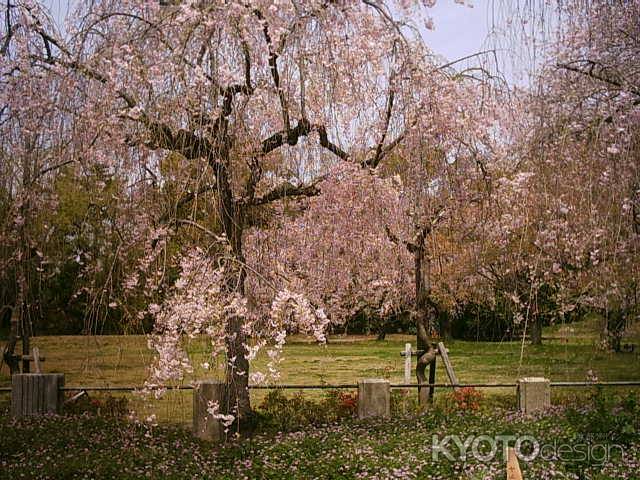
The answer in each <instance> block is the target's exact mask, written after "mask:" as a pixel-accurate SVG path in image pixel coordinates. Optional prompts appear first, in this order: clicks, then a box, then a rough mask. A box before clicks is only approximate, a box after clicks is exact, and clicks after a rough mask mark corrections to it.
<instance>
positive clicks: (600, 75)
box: [557, 60, 640, 97]
mask: <svg viewBox="0 0 640 480" xmlns="http://www.w3.org/2000/svg"><path fill="white" fill-rule="evenodd" d="M576 63H580V64H586V65H589V68H588V69H586V70H585V69H583V68H579V67H577V66H575V65H574V64H576ZM557 67H558V68H561V69H564V70H567V71H570V72H574V73H578V74H580V75H583V76H586V77H589V78H592V79H594V80H598V81H600V82H603V83H606V84H609V85H612V86H614V87H617V88H620V89H623V88H625V85H624V84H623V82H622V81H620V80H618V79H616V78H612V77H611V76H607V75H605V74H604V70H605V68H604V67H602V66H600V68H599V69H596V67H598V63H597V62H594V61H593V60H580V61H575V62H572V63H558V64H557ZM629 92H630V93H632V94H634V95H636V96H639V97H640V90H638V89H637V88H635V87H633V86H630V88H629Z"/></svg>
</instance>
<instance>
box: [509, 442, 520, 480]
mask: <svg viewBox="0 0 640 480" xmlns="http://www.w3.org/2000/svg"><path fill="white" fill-rule="evenodd" d="M507 480H522V472H521V471H520V464H519V463H518V457H517V456H516V451H515V450H514V449H513V448H512V447H509V449H508V450H507Z"/></svg>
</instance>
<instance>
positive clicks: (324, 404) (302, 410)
mask: <svg viewBox="0 0 640 480" xmlns="http://www.w3.org/2000/svg"><path fill="white" fill-rule="evenodd" d="M357 408H358V398H357V394H355V393H350V392H341V391H338V390H329V391H328V392H327V393H326V394H325V396H324V398H322V399H320V400H311V399H306V398H305V397H304V396H303V394H302V392H297V393H295V394H294V395H293V396H292V397H287V396H286V395H285V394H284V393H283V391H282V390H271V391H270V392H269V393H268V394H267V396H266V397H265V398H264V400H263V401H262V403H261V404H260V406H259V407H258V414H259V416H260V418H259V428H260V429H262V430H267V431H268V430H276V431H281V432H288V431H293V430H299V429H301V428H303V427H305V426H308V425H321V424H326V423H331V422H335V421H337V420H341V419H344V418H351V417H353V416H354V414H355V412H356V409H357Z"/></svg>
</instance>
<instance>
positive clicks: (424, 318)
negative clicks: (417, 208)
mask: <svg viewBox="0 0 640 480" xmlns="http://www.w3.org/2000/svg"><path fill="white" fill-rule="evenodd" d="M426 234H427V231H426V230H424V229H423V230H422V231H421V232H420V234H419V235H417V241H416V244H415V245H412V249H413V255H414V268H415V272H414V273H415V288H416V304H415V312H414V316H415V319H416V330H417V339H416V345H417V347H418V350H423V351H424V353H423V354H422V355H420V356H419V357H418V360H417V362H416V377H417V379H418V384H419V385H420V384H424V383H427V376H426V374H425V371H426V369H427V366H429V365H431V364H432V363H433V362H434V361H435V360H436V348H435V347H434V345H433V342H432V339H431V335H430V333H431V327H432V323H433V320H434V319H435V316H434V312H435V309H434V306H433V302H432V301H431V298H430V294H431V284H430V278H429V277H430V275H429V273H430V272H429V261H428V259H426V258H425V239H426ZM425 260H426V261H425ZM424 393H425V390H424V389H422V388H421V389H419V391H418V398H419V399H420V401H421V403H422V401H423V400H424V399H425V398H426V396H425V395H424Z"/></svg>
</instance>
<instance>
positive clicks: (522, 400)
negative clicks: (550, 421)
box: [517, 377, 551, 413]
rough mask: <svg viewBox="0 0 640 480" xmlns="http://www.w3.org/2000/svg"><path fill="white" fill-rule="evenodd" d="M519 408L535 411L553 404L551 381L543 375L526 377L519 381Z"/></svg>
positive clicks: (520, 409)
mask: <svg viewBox="0 0 640 480" xmlns="http://www.w3.org/2000/svg"><path fill="white" fill-rule="evenodd" d="M517 384H518V387H517V397H518V410H519V411H520V412H522V413H533V412H535V411H537V410H544V409H545V408H548V407H549V406H551V382H550V381H549V380H548V379H547V378H543V377H525V378H521V379H519V380H518V382H517Z"/></svg>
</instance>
